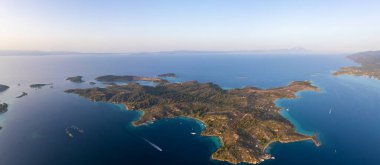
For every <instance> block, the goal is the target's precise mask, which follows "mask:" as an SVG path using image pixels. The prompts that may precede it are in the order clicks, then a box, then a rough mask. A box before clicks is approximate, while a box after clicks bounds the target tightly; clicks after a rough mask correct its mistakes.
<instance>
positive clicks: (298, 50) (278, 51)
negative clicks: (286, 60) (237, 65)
mask: <svg viewBox="0 0 380 165" xmlns="http://www.w3.org/2000/svg"><path fill="white" fill-rule="evenodd" d="M313 53H316V52H313V51H311V50H307V49H304V48H291V49H269V50H236V51H194V50H177V51H160V52H141V53H134V54H147V55H148V54H166V55H175V54H183V55H186V54H189V55H190V54H208V55H210V54H211V55H212V54H313Z"/></svg>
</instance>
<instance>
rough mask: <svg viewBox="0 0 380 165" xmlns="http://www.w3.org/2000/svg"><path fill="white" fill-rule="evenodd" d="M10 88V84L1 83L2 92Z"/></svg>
mask: <svg viewBox="0 0 380 165" xmlns="http://www.w3.org/2000/svg"><path fill="white" fill-rule="evenodd" d="M8 88H9V86H6V85H2V84H0V92H4V91H5V90H7V89H8Z"/></svg>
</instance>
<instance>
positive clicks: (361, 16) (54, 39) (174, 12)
mask: <svg viewBox="0 0 380 165" xmlns="http://www.w3.org/2000/svg"><path fill="white" fill-rule="evenodd" d="M379 5H380V2H379V1H375V0H363V1H355V0H347V1H340V0H328V1H327V0H322V1H321V0H319V1H317V0H306V1H299V0H286V1H281V2H279V1H271V0H269V1H262V0H254V1H249V0H238V1H226V0H218V1H216V0H202V1H200V0H196V1H191V2H185V1H180V2H179V1H173V0H164V1H153V0H143V1H112V3H110V2H108V1H104V0H94V1H85V0H67V1H48V0H2V1H0V50H40V51H74V52H93V53H99V52H109V53H120V52H123V53H124V52H129V53H130V52H132V53H136V52H161V51H178V50H188V51H255V50H264V51H265V50H280V49H289V48H305V49H307V50H311V51H316V52H331V53H336V52H338V53H341V52H345V53H347V52H348V53H355V52H361V51H373V50H380V45H378V43H379V42H380V23H379V22H378V20H380V18H379V17H380V10H378V9H377V6H379Z"/></svg>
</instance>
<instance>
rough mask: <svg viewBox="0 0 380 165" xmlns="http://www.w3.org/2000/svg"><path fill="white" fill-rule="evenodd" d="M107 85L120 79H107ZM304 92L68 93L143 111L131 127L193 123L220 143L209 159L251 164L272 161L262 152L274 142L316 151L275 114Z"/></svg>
mask: <svg viewBox="0 0 380 165" xmlns="http://www.w3.org/2000/svg"><path fill="white" fill-rule="evenodd" d="M102 79H105V78H102ZM106 79H107V80H110V79H112V80H114V79H120V78H114V77H110V76H107V78H106ZM129 79H130V78H128V80H129ZM302 90H312V91H318V89H317V88H316V87H314V86H312V85H311V84H310V82H307V81H305V82H292V83H290V84H289V85H288V86H285V87H278V88H273V89H259V88H254V87H246V88H242V89H232V90H223V89H222V88H220V87H219V86H218V85H216V84H213V83H199V82H197V81H190V82H183V83H160V84H158V85H157V86H154V87H152V86H142V85H139V84H137V83H129V84H127V85H112V86H108V87H106V88H98V87H97V88H89V89H70V90H66V92H67V93H75V94H78V95H80V96H82V97H85V98H88V99H90V100H93V101H102V102H110V103H120V104H124V105H125V106H126V107H127V109H128V110H142V111H144V114H143V115H142V116H141V118H140V119H139V120H137V121H135V122H134V123H133V124H134V125H141V124H146V123H149V122H150V121H154V120H159V119H164V118H174V117H190V118H194V119H197V120H199V121H201V122H203V123H204V124H205V126H206V129H205V130H204V131H203V132H202V135H203V136H217V137H219V138H221V142H222V146H221V148H219V149H218V150H217V151H216V152H215V153H214V154H213V155H212V158H213V159H217V160H221V161H228V162H231V163H240V162H247V163H253V164H255V163H259V162H261V161H264V160H265V159H268V158H270V155H269V154H267V153H265V152H264V150H265V148H266V147H267V146H268V145H269V144H270V143H272V142H275V141H279V142H284V143H286V142H294V141H299V140H313V141H314V142H315V144H316V145H319V143H318V142H317V140H316V139H315V137H314V136H306V135H302V134H298V133H297V132H296V131H295V129H294V127H293V125H292V124H291V123H290V122H289V121H287V120H286V119H285V118H283V117H282V116H281V115H280V114H279V113H278V112H279V110H280V109H279V108H278V107H276V105H275V103H274V102H275V101H276V100H277V99H279V98H295V97H296V96H295V93H296V92H299V91H302Z"/></svg>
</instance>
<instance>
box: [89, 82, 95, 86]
mask: <svg viewBox="0 0 380 165" xmlns="http://www.w3.org/2000/svg"><path fill="white" fill-rule="evenodd" d="M88 84H90V85H95V84H96V83H95V82H89V83H88Z"/></svg>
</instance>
